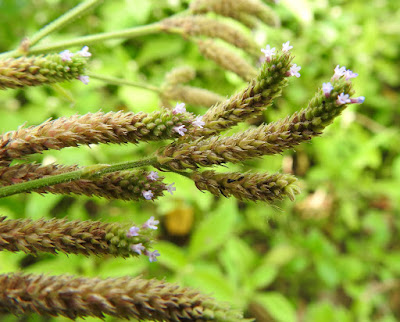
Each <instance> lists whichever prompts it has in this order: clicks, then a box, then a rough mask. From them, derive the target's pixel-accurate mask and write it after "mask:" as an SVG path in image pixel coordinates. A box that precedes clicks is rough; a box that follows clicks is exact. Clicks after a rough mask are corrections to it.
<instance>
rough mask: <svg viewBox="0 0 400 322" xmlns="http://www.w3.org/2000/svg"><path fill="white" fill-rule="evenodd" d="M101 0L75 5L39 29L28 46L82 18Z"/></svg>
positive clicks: (91, 0)
mask: <svg viewBox="0 0 400 322" xmlns="http://www.w3.org/2000/svg"><path fill="white" fill-rule="evenodd" d="M102 1H103V0H86V1H84V2H83V3H81V4H79V5H77V6H76V7H75V8H73V9H71V10H69V11H68V12H66V13H65V14H63V15H62V16H60V17H59V18H57V19H56V20H54V21H53V22H51V23H49V24H48V25H47V26H44V27H43V28H42V29H40V30H39V31H38V32H37V33H36V34H34V35H33V36H32V38H31V39H30V41H29V45H30V46H33V45H35V44H36V43H38V42H39V41H40V40H42V39H43V38H44V37H46V36H47V35H49V34H50V33H52V32H55V31H57V30H59V29H61V28H62V27H64V26H65V25H67V24H69V23H70V22H72V21H73V20H74V19H76V18H78V17H79V16H82V15H83V14H85V13H86V12H87V11H89V10H91V9H93V8H94V7H95V6H97V5H99V4H100V3H101V2H102Z"/></svg>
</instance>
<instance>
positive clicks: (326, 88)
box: [322, 82, 333, 97]
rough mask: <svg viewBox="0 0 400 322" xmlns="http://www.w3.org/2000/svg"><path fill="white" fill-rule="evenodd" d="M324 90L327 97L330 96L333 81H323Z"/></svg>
mask: <svg viewBox="0 0 400 322" xmlns="http://www.w3.org/2000/svg"><path fill="white" fill-rule="evenodd" d="M322 90H323V91H324V94H325V97H329V94H330V93H331V92H332V90H333V86H332V84H331V83H329V82H328V83H322Z"/></svg>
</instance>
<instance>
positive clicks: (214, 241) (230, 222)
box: [189, 199, 238, 259]
mask: <svg viewBox="0 0 400 322" xmlns="http://www.w3.org/2000/svg"><path fill="white" fill-rule="evenodd" d="M237 214H238V210H237V208H236V206H235V204H234V203H232V202H230V200H229V199H227V200H223V201H222V202H221V203H220V204H219V207H218V208H217V209H216V210H215V211H213V212H212V213H210V214H209V215H208V216H207V217H206V218H205V219H203V221H201V222H200V224H198V226H197V227H196V228H195V231H194V233H193V235H192V238H191V240H190V245H189V258H191V259H195V258H197V257H200V256H202V255H204V254H208V253H210V252H212V251H214V250H215V249H217V248H218V247H219V246H221V244H223V243H224V242H226V241H227V240H228V239H229V237H230V235H231V234H232V233H233V228H234V224H235V221H236V217H237Z"/></svg>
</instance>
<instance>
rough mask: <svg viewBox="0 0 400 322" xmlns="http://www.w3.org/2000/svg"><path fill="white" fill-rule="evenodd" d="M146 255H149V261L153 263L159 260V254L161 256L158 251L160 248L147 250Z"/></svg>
mask: <svg viewBox="0 0 400 322" xmlns="http://www.w3.org/2000/svg"><path fill="white" fill-rule="evenodd" d="M146 255H147V256H149V261H150V263H152V262H156V261H157V256H160V253H159V252H158V250H155V251H153V252H149V251H146Z"/></svg>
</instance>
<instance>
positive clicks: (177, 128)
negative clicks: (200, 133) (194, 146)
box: [173, 125, 187, 136]
mask: <svg viewBox="0 0 400 322" xmlns="http://www.w3.org/2000/svg"><path fill="white" fill-rule="evenodd" d="M173 130H174V131H175V132H177V133H178V134H179V135H182V136H184V135H185V132H187V129H186V128H185V125H180V126H174V128H173Z"/></svg>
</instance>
